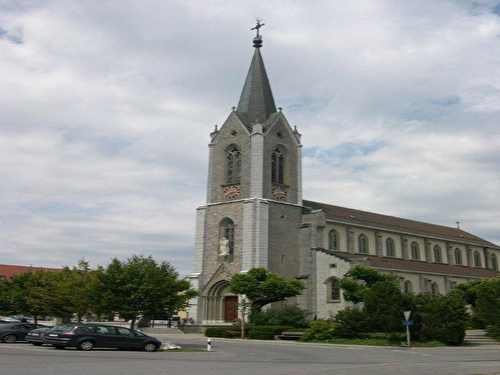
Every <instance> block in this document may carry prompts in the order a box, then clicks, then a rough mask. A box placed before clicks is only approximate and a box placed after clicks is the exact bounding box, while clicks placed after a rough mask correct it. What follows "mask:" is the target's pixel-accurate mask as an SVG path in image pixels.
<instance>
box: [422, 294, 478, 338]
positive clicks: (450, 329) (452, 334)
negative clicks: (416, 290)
mask: <svg viewBox="0 0 500 375" xmlns="http://www.w3.org/2000/svg"><path fill="white" fill-rule="evenodd" d="M465 304H466V302H465V300H464V299H463V298H462V295H461V293H460V292H455V293H454V292H450V293H448V294H447V295H445V296H443V295H438V296H432V295H430V294H429V293H422V294H420V295H419V296H418V297H417V312H416V314H415V315H416V316H415V320H417V322H418V324H416V325H415V327H414V328H413V333H414V334H415V336H416V337H417V339H418V340H419V341H430V340H438V341H440V342H442V343H445V344H447V345H460V344H461V343H462V342H463V340H464V337H465V330H466V328H467V323H468V321H469V314H468V313H467V309H466V305H465Z"/></svg>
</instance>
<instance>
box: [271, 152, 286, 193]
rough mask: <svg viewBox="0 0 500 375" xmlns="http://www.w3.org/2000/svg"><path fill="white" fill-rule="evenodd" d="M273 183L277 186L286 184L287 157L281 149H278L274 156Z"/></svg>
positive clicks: (272, 166)
mask: <svg viewBox="0 0 500 375" xmlns="http://www.w3.org/2000/svg"><path fill="white" fill-rule="evenodd" d="M271 181H272V182H273V183H277V184H284V183H285V156H284V154H283V151H282V150H281V149H280V148H279V147H276V149H275V150H274V151H273V155H272V163H271Z"/></svg>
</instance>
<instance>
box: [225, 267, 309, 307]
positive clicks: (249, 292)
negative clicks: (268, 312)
mask: <svg viewBox="0 0 500 375" xmlns="http://www.w3.org/2000/svg"><path fill="white" fill-rule="evenodd" d="M303 289H304V284H303V283H302V282H301V281H299V280H295V279H293V280H289V279H285V278H283V277H281V276H278V275H276V274H274V273H272V272H271V271H269V270H267V269H265V268H262V267H261V268H252V269H251V270H250V271H248V272H247V273H239V274H236V275H234V276H233V277H232V278H231V290H232V291H233V292H234V293H237V294H244V295H246V297H247V298H248V299H249V300H250V302H251V304H252V313H256V312H260V311H261V310H262V308H263V307H264V306H265V305H267V304H269V303H272V302H278V301H283V300H285V299H286V298H290V297H295V296H297V295H299V294H300V293H301V292H302V290H303Z"/></svg>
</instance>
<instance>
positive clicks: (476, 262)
mask: <svg viewBox="0 0 500 375" xmlns="http://www.w3.org/2000/svg"><path fill="white" fill-rule="evenodd" d="M474 267H481V254H479V251H476V252H475V253H474Z"/></svg>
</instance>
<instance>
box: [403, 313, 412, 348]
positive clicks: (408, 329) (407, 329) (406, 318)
mask: <svg viewBox="0 0 500 375" xmlns="http://www.w3.org/2000/svg"><path fill="white" fill-rule="evenodd" d="M410 314H411V311H405V312H404V315H405V322H404V324H405V325H406V346H407V347H408V348H409V347H410Z"/></svg>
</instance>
